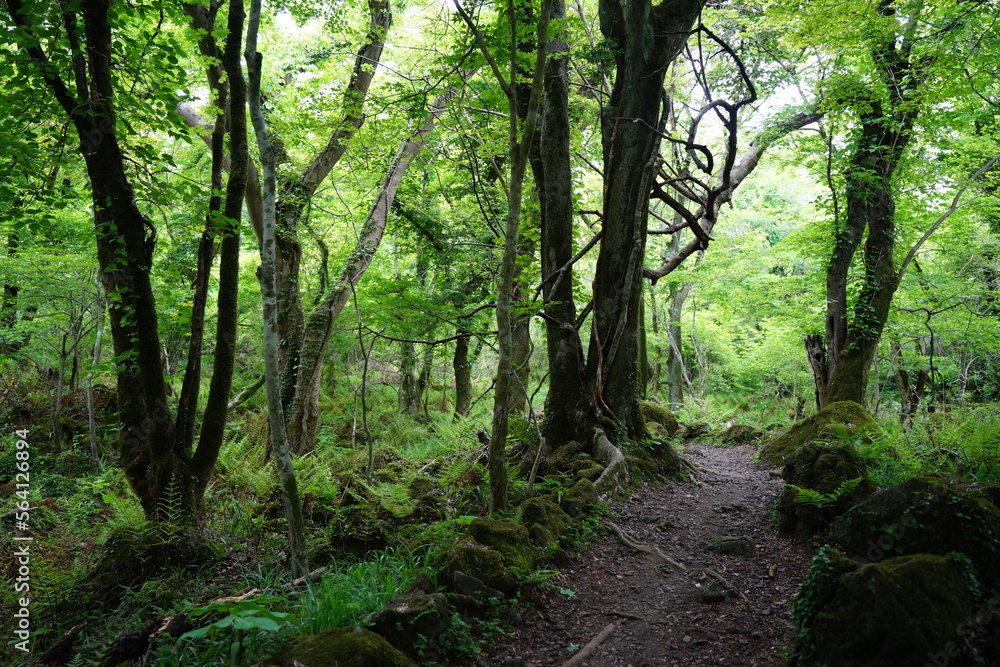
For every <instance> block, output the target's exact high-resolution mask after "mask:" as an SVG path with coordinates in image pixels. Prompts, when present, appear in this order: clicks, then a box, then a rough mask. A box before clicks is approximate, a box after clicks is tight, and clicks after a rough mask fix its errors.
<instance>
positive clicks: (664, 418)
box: [639, 401, 680, 439]
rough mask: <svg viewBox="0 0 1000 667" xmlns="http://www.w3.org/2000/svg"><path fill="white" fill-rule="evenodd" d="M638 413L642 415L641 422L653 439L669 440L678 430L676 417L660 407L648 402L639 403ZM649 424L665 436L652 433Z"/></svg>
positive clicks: (678, 425)
mask: <svg viewBox="0 0 1000 667" xmlns="http://www.w3.org/2000/svg"><path fill="white" fill-rule="evenodd" d="M639 412H640V414H642V421H644V422H645V423H646V429H647V430H648V431H649V432H650V434H652V435H653V436H654V437H661V438H663V439H667V438H671V437H673V436H674V434H675V433H677V431H678V430H679V429H680V424H679V423H678V422H677V417H675V416H674V413H673V412H671V411H670V410H668V409H667V408H665V407H663V406H662V405H657V404H656V403H650V402H649V401H639ZM651 424H655V425H656V426H657V430H658V431H661V432H662V433H664V434H665V435H658V434H657V433H654V431H653V429H652V428H650V425H651Z"/></svg>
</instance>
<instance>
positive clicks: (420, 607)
mask: <svg viewBox="0 0 1000 667" xmlns="http://www.w3.org/2000/svg"><path fill="white" fill-rule="evenodd" d="M368 621H369V622H370V623H371V628H372V631H374V632H377V633H378V634H380V635H382V636H383V637H385V638H386V639H387V640H388V641H389V643H391V644H392V645H393V646H395V647H396V648H398V649H401V650H403V651H407V652H411V651H413V650H414V649H416V648H417V647H418V646H419V645H421V644H422V643H425V642H433V641H435V639H436V638H437V636H438V635H439V634H441V633H442V632H444V631H445V630H447V629H448V627H449V626H450V625H451V605H450V604H449V603H448V598H446V597H445V596H444V594H442V593H430V594H428V593H416V594H411V595H404V596H401V597H398V598H395V599H394V600H392V601H391V602H389V604H387V605H386V606H385V607H383V608H382V609H381V610H379V611H378V612H376V613H375V614H372V616H371V617H370V618H369V619H368Z"/></svg>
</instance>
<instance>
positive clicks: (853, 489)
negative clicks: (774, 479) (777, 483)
mask: <svg viewBox="0 0 1000 667" xmlns="http://www.w3.org/2000/svg"><path fill="white" fill-rule="evenodd" d="M781 476H782V478H784V480H785V483H786V484H789V485H795V486H796V487H799V488H801V489H810V490H812V491H815V492H817V493H818V494H821V495H822V496H824V498H823V501H822V502H804V501H802V500H800V499H799V497H798V496H799V491H798V489H796V488H793V487H792V486H786V487H785V490H784V491H783V492H782V494H781V496H780V497H779V498H778V504H777V508H778V512H779V519H778V529H779V530H780V531H782V532H785V533H795V534H797V535H800V536H802V537H811V536H813V535H815V534H816V533H817V532H819V531H821V530H824V529H826V527H827V526H829V525H830V522H831V521H833V520H834V519H836V518H837V517H838V516H840V515H841V514H843V513H844V512H846V511H847V510H849V509H850V508H851V507H853V506H854V505H856V504H858V503H859V502H861V501H862V500H864V499H865V498H867V497H868V496H870V495H871V494H872V492H873V491H874V490H875V485H874V484H872V482H871V480H869V479H868V471H867V469H866V468H865V465H864V463H863V462H862V460H861V457H860V456H858V454H857V452H856V451H855V449H854V448H853V447H852V446H850V445H845V444H823V443H818V442H811V443H809V444H807V445H805V446H803V447H802V448H800V449H797V450H796V451H794V452H792V454H790V455H789V456H788V458H787V459H785V467H784V469H783V470H782V472H781ZM852 480H858V481H856V482H855V481H852Z"/></svg>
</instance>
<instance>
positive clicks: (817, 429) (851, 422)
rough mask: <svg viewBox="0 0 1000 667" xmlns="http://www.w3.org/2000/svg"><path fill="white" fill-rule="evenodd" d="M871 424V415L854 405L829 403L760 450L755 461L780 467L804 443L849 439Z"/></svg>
mask: <svg viewBox="0 0 1000 667" xmlns="http://www.w3.org/2000/svg"><path fill="white" fill-rule="evenodd" d="M874 422H875V418H874V417H872V415H871V413H870V412H868V411H867V410H865V409H864V408H863V407H861V406H860V405H858V404H857V403H854V402H852V401H838V402H836V403H831V404H830V405H828V406H826V407H825V408H823V409H822V410H820V411H819V412H817V413H816V414H814V415H811V416H809V417H806V418H805V419H803V420H802V421H800V422H798V423H796V424H794V425H792V426H790V427H789V428H787V429H785V430H784V431H782V432H780V433H778V434H777V435H775V436H774V437H773V438H771V439H770V440H769V441H768V442H767V443H766V444H765V445H764V447H763V448H762V449H761V450H760V454H759V455H758V460H759V461H760V463H762V464H764V465H769V466H773V465H780V464H782V463H784V461H785V458H787V457H788V455H789V454H791V453H792V452H794V451H796V450H797V449H799V448H801V447H802V446H803V445H805V444H806V443H809V442H814V441H826V442H829V441H832V440H842V439H844V438H850V437H853V436H854V435H856V434H858V433H859V432H863V430H864V429H865V428H866V427H868V426H869V425H870V424H874Z"/></svg>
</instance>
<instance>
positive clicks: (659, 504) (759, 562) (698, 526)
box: [481, 445, 812, 667]
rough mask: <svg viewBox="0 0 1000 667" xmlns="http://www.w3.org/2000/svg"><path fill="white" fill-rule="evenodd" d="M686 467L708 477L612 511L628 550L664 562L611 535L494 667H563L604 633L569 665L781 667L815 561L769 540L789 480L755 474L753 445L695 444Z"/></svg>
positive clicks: (516, 634) (574, 569) (495, 655)
mask: <svg viewBox="0 0 1000 667" xmlns="http://www.w3.org/2000/svg"><path fill="white" fill-rule="evenodd" d="M686 456H687V457H688V458H689V459H690V460H691V461H693V462H694V463H696V464H698V465H700V466H702V467H703V468H705V470H706V472H704V473H702V474H701V475H699V478H698V480H697V481H688V482H684V483H678V484H668V485H650V486H646V487H643V488H641V489H640V490H638V491H636V492H635V493H633V494H632V495H630V496H629V497H627V498H624V499H619V500H617V501H615V503H614V509H615V510H616V512H617V513H618V516H619V518H618V520H617V524H618V525H619V526H620V528H621V530H622V532H623V534H624V536H625V539H626V540H630V541H632V542H634V543H638V544H642V545H646V546H651V547H655V550H656V551H658V552H659V553H658V554H649V553H646V552H643V551H639V550H636V549H635V548H634V547H630V546H627V545H626V542H624V541H623V540H622V539H621V538H620V537H619V536H616V535H615V533H614V532H613V531H608V533H607V534H605V535H602V536H601V537H600V538H599V539H598V540H597V541H596V542H595V543H594V544H593V546H592V547H591V548H590V549H589V550H588V551H587V552H586V553H584V554H583V555H582V556H581V557H580V558H579V559H577V560H576V561H574V562H573V563H572V564H570V565H569V566H567V567H564V568H562V569H561V571H562V574H560V575H559V576H558V577H557V578H556V580H555V584H556V586H555V589H556V590H553V591H551V592H550V593H547V594H545V596H543V597H542V598H541V599H540V600H539V601H538V602H537V604H536V606H535V609H534V610H533V611H532V612H531V613H530V614H529V615H528V616H527V617H525V618H515V619H514V622H515V627H514V629H513V631H512V632H511V635H510V636H509V637H507V638H505V639H504V640H502V641H500V642H499V643H498V644H497V645H495V646H494V649H493V651H492V655H491V656H490V657H489V658H488V659H487V660H486V661H485V663H486V664H487V665H495V666H503V667H541V666H548V665H563V664H565V663H566V662H567V661H569V660H570V659H572V658H573V657H574V655H575V654H576V653H578V652H580V651H581V650H583V649H584V647H585V646H586V645H587V644H588V642H591V640H593V639H594V638H595V637H597V636H598V635H600V634H601V633H602V631H604V632H605V633H607V634H606V639H604V640H603V641H602V642H601V643H600V645H599V646H598V647H597V648H596V649H595V650H594V651H593V652H592V653H590V654H589V657H587V658H586V659H584V660H579V659H578V662H576V663H573V664H580V665H589V666H591V667H619V666H620V667H626V666H631V667H642V666H645V665H678V666H679V665H726V666H727V667H750V666H753V665H779V664H781V662H782V655H783V654H784V653H785V651H786V648H787V647H788V646H789V645H790V644H791V639H790V633H789V609H790V604H791V600H792V598H793V596H794V595H795V593H796V592H797V590H798V586H799V584H800V583H801V582H802V580H803V578H804V576H805V572H806V569H807V567H808V563H809V558H810V556H811V555H812V550H811V549H809V548H808V547H807V546H805V545H802V544H798V543H795V542H792V541H790V540H788V539H786V538H784V537H781V536H779V535H777V534H776V533H775V531H774V529H773V517H772V515H771V510H770V508H771V506H772V505H773V503H774V501H775V500H776V499H777V496H778V494H779V493H780V492H781V480H779V479H774V478H773V477H772V476H771V475H770V474H769V472H768V471H761V470H755V469H754V468H753V466H752V465H751V458H752V456H753V449H752V448H750V447H747V446H741V447H734V448H730V449H722V448H716V447H711V446H708V445H688V446H687V453H686ZM727 538H728V539H727ZM664 556H665V557H666V558H667V559H668V560H665V559H664V558H663V557H664ZM669 561H674V563H673V564H671V562H669ZM559 589H561V591H562V592H557V590H559ZM481 664H482V663H481Z"/></svg>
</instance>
